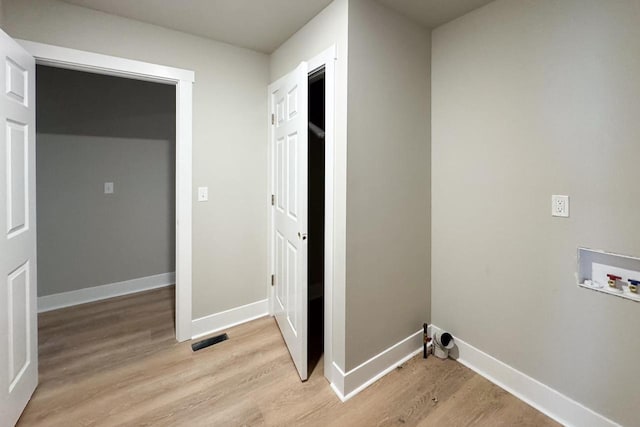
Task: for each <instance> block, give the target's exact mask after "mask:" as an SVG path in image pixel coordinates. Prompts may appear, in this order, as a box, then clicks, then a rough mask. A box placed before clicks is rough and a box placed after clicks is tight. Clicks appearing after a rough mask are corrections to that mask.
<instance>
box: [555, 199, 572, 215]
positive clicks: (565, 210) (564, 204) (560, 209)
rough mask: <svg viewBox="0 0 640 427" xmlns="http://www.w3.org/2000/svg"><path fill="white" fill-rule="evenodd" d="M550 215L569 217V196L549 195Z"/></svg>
mask: <svg viewBox="0 0 640 427" xmlns="http://www.w3.org/2000/svg"><path fill="white" fill-rule="evenodd" d="M551 215H552V216H559V217H563V218H568V217H569V196H551Z"/></svg>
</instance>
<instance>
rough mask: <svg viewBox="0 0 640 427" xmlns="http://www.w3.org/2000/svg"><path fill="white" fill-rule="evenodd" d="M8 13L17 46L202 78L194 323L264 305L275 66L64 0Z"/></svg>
mask: <svg viewBox="0 0 640 427" xmlns="http://www.w3.org/2000/svg"><path fill="white" fill-rule="evenodd" d="M4 5H5V24H6V26H5V27H6V30H7V32H8V33H9V34H10V35H11V36H13V37H16V38H22V39H27V40H33V41H38V42H42V43H48V44H54V45H60V46H65V47H71V48H74V49H81V50H87V51H92V52H97V53H104V54H107V55H114V56H120V57H124V58H131V59H137V60H140V61H146V62H152V63H158V64H163V65H169V66H174V67H179V68H186V69H190V70H193V71H195V75H196V83H195V84H194V88H193V90H194V92H193V184H194V204H193V317H194V318H199V317H202V316H206V315H209V314H213V313H217V312H220V311H223V310H227V309H231V308H234V307H238V306H241V305H244V304H249V303H252V302H255V301H259V300H262V299H264V298H266V297H267V283H266V277H267V271H266V270H267V259H266V247H267V245H266V233H267V229H266V226H267V217H266V213H267V197H266V190H265V189H266V184H265V177H266V176H267V144H266V143H265V141H266V135H267V120H266V119H265V117H266V114H267V96H266V90H265V88H266V87H267V84H268V82H269V63H268V57H267V56H266V55H264V54H261V53H257V52H253V51H250V50H247V49H241V48H237V47H234V46H230V45H228V44H225V43H220V42H215V41H212V40H209V39H205V38H201V37H196V36H191V35H188V34H185V33H181V32H178V31H173V30H168V29H165V28H161V27H157V26H154V25H149V24H145V23H142V22H137V21H133V20H129V19H125V18H120V17H117V16H113V15H108V14H105V13H101V12H97V11H94V10H91V9H86V8H82V7H78V6H74V5H71V4H68V3H64V2H61V1H58V0H4ZM198 186H208V187H209V195H210V201H209V202H208V203H198V202H197V201H196V200H197V198H196V197H195V196H196V194H195V189H196V187H198ZM248 265H250V266H252V267H251V268H247V266H248Z"/></svg>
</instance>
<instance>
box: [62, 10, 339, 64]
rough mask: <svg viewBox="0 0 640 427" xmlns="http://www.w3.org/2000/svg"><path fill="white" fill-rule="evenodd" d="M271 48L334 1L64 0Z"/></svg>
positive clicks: (256, 47) (244, 44)
mask: <svg viewBox="0 0 640 427" xmlns="http://www.w3.org/2000/svg"><path fill="white" fill-rule="evenodd" d="M64 1H66V2H67V3H73V4H76V5H78V6H84V7H88V8H91V9H95V10H100V11H102V12H106V13H110V14H112V15H118V16H122V17H125V18H131V19H135V20H138V21H142V22H147V23H149V24H155V25H160V26H162V27H165V28H171V29H174V30H178V31H183V32H185V33H191V34H195V35H198V36H202V37H207V38H210V39H214V40H218V41H222V42H226V43H229V44H233V45H235V46H241V47H246V48H249V49H253V50H257V51H259V52H265V53H271V52H273V51H274V50H275V49H276V48H277V47H278V46H280V45H281V44H282V43H284V42H285V41H286V40H287V39H288V38H289V37H291V35H293V34H294V33H295V32H296V31H298V29H300V28H302V27H303V26H304V24H306V23H307V22H309V21H310V20H311V18H313V17H314V16H316V15H317V14H318V13H319V12H320V11H321V10H322V9H324V8H325V7H326V6H327V5H328V4H329V3H331V1H332V0H179V1H176V0H135V1H132V0H64Z"/></svg>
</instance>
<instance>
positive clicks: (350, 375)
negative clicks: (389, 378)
mask: <svg viewBox="0 0 640 427" xmlns="http://www.w3.org/2000/svg"><path fill="white" fill-rule="evenodd" d="M422 334H423V330H422V329H420V330H419V331H418V332H416V333H414V334H411V335H410V336H408V337H407V338H405V339H403V340H402V341H400V342H397V343H396V344H394V345H392V346H391V347H389V348H387V349H386V350H384V351H382V352H381V353H379V354H377V355H375V356H373V357H372V358H371V359H369V360H367V361H366V362H364V363H362V364H360V365H358V366H356V367H355V368H353V369H351V370H349V371H348V372H346V373H345V372H344V371H343V370H342V369H340V367H339V366H338V365H337V364H336V363H335V362H333V366H332V370H333V373H332V377H333V379H334V381H332V382H331V388H332V389H333V391H334V392H335V393H336V395H337V396H338V397H339V398H340V400H342V401H343V402H345V401H347V400H349V399H351V398H352V397H353V396H355V395H356V394H358V393H360V392H361V391H362V390H364V389H365V388H367V387H369V386H370V385H371V384H373V383H374V382H376V381H378V380H379V379H380V378H382V377H384V376H385V375H387V374H388V373H389V372H391V371H393V370H394V369H396V368H397V367H398V366H399V365H402V364H403V363H405V362H406V361H407V360H409V359H411V358H413V357H414V356H415V355H416V354H418V353H420V352H422V342H423V341H422V337H423V335H422ZM429 346H431V344H429Z"/></svg>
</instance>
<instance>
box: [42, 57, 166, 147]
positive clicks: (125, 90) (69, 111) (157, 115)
mask: <svg viewBox="0 0 640 427" xmlns="http://www.w3.org/2000/svg"><path fill="white" fill-rule="evenodd" d="M36 84H37V91H36V92H37V93H36V94H37V103H36V117H37V124H36V126H37V132H38V133H47V134H63V135H91V136H103V137H115V138H140V139H166V140H169V141H175V135H176V119H175V112H176V111H175V103H176V89H175V86H173V85H168V84H159V83H152V82H146V81H142V80H132V79H125V78H122V77H113V76H105V75H102V74H92V73H87V72H81V71H74V70H66V69H63V68H54V67H48V66H42V65H38V66H37V70H36Z"/></svg>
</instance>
